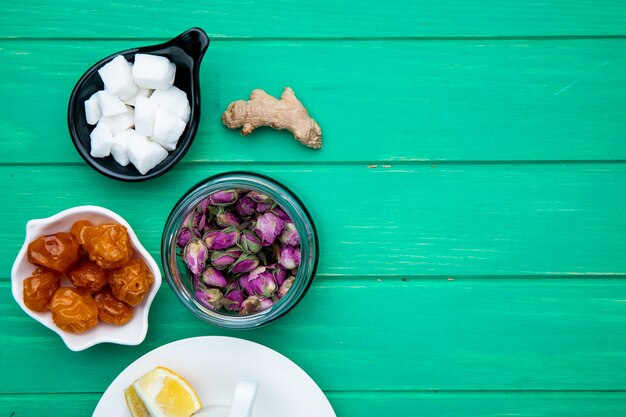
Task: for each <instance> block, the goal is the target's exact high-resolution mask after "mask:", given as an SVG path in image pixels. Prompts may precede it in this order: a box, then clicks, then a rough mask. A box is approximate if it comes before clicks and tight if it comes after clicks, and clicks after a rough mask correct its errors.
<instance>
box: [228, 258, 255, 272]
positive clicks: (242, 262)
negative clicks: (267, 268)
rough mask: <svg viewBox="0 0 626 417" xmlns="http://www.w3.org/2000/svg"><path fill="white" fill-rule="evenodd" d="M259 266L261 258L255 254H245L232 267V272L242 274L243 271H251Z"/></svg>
mask: <svg viewBox="0 0 626 417" xmlns="http://www.w3.org/2000/svg"><path fill="white" fill-rule="evenodd" d="M257 266H259V258H257V257H256V256H254V255H246V254H243V255H241V256H240V257H239V259H237V261H236V262H235V263H234V264H233V266H232V267H231V268H230V272H232V273H233V274H241V273H243V272H250V271H252V270H253V269H255V268H256V267H257Z"/></svg>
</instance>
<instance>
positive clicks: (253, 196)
mask: <svg viewBox="0 0 626 417" xmlns="http://www.w3.org/2000/svg"><path fill="white" fill-rule="evenodd" d="M246 197H248V198H249V199H250V200H252V201H254V202H255V203H272V199H271V198H270V196H268V195H267V194H263V193H260V192H258V191H250V192H249V193H248V194H246Z"/></svg>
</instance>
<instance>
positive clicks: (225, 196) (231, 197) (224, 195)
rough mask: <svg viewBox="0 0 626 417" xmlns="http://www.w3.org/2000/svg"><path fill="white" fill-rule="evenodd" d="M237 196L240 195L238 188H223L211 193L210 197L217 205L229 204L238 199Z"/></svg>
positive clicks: (212, 202) (210, 200) (211, 201)
mask: <svg viewBox="0 0 626 417" xmlns="http://www.w3.org/2000/svg"><path fill="white" fill-rule="evenodd" d="M237 197H239V193H238V192H237V190H222V191H218V192H216V193H213V194H211V195H210V196H209V197H208V199H209V202H210V203H211V204H214V205H216V206H229V205H231V204H233V203H234V202H235V201H237Z"/></svg>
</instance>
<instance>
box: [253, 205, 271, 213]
mask: <svg viewBox="0 0 626 417" xmlns="http://www.w3.org/2000/svg"><path fill="white" fill-rule="evenodd" d="M271 208H272V204H271V203H257V205H256V211H257V212H258V213H265V212H266V211H268V210H269V209H271Z"/></svg>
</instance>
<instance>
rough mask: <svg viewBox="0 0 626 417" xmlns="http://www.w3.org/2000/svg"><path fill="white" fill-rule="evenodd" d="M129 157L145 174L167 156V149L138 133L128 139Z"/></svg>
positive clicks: (142, 173)
mask: <svg viewBox="0 0 626 417" xmlns="http://www.w3.org/2000/svg"><path fill="white" fill-rule="evenodd" d="M128 157H129V159H130V162H132V164H133V165H134V166H135V168H137V170H138V171H139V172H140V173H141V175H144V174H146V172H148V171H150V170H151V169H152V168H154V167H155V166H157V165H159V164H160V163H161V162H162V161H163V160H164V159H165V158H167V151H166V150H165V149H163V148H162V147H161V146H160V145H159V144H157V143H154V142H152V141H150V140H148V138H146V137H145V136H142V135H138V136H137V137H136V138H133V139H132V140H129V141H128Z"/></svg>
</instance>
